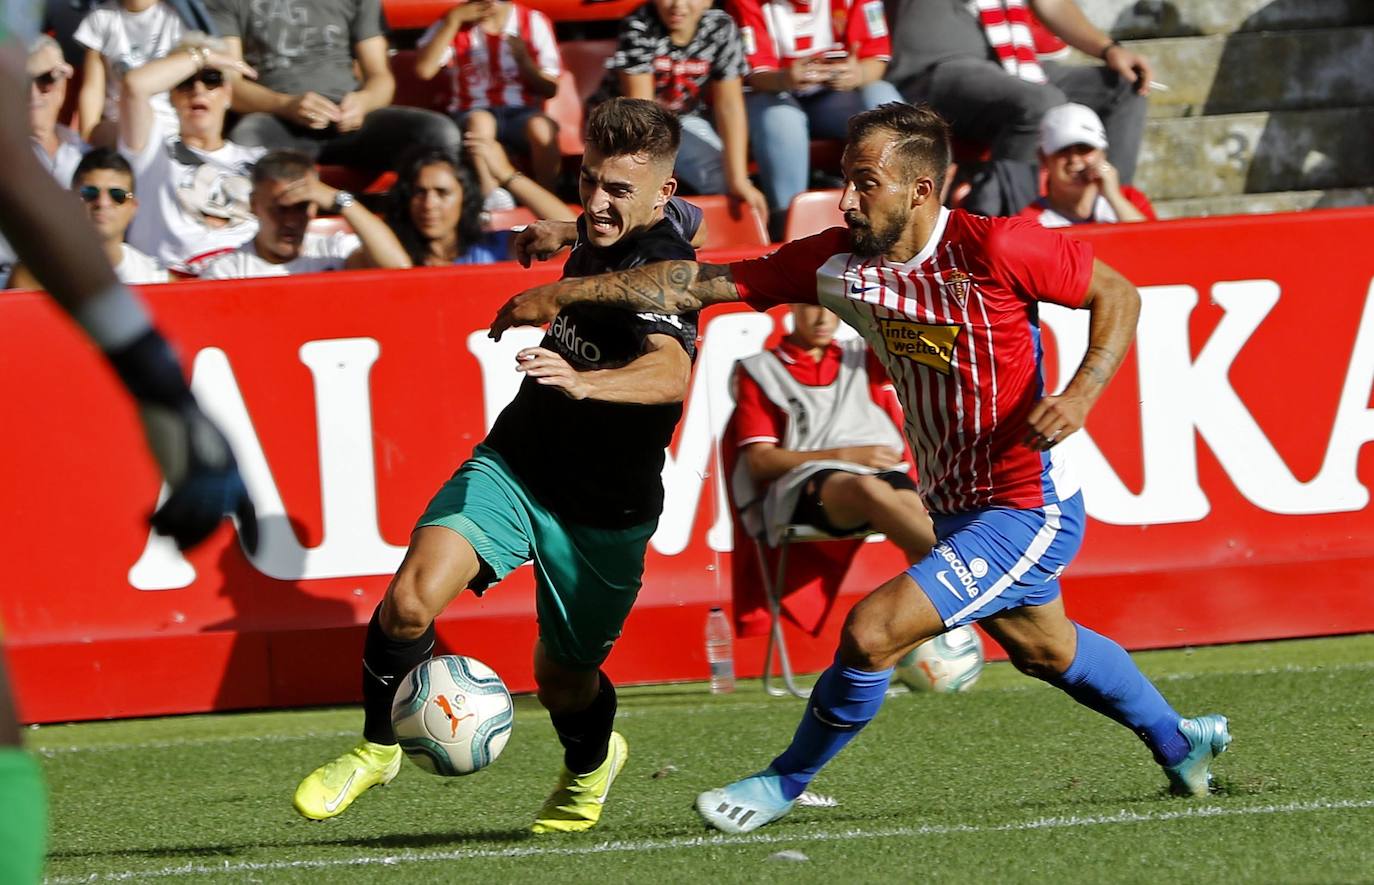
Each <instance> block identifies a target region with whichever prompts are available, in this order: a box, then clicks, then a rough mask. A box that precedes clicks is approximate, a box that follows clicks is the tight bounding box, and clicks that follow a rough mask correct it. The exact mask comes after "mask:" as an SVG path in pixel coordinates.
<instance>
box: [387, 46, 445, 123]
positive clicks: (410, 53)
mask: <svg viewBox="0 0 1374 885" xmlns="http://www.w3.org/2000/svg"><path fill="white" fill-rule="evenodd" d="M418 55H419V52H418V51H417V50H414V49H398V50H396V51H394V52H393V53H392V54H391V76H392V77H393V78H395V80H396V95H395V96H394V97H393V98H392V99H391V103H392V104H394V105H402V106H404V107H408V108H423V109H425V110H427V111H438V112H439V113H441V114H447V113H448V109H449V105H450V104H451V103H452V100H453V77H452V76H451V72H450V71H449V70H448V69H446V68H445V69H441V70H440V71H439V73H437V74H435V75H434V78H433V79H431V80H421V79H420V78H419V77H417V76H416V75H415V58H416V56H418Z"/></svg>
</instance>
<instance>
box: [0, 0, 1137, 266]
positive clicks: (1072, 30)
mask: <svg viewBox="0 0 1374 885" xmlns="http://www.w3.org/2000/svg"><path fill="white" fill-rule="evenodd" d="M541 5H543V6H544V7H545V8H546V9H547V10H549V11H548V12H544V11H540V10H538V9H534V8H530V7H527V6H524V5H521V4H518V3H513V2H510V0H467V2H462V3H458V4H456V5H454V6H453V7H452V8H451V9H449V10H448V11H447V12H445V13H444V14H443V15H442V16H440V17H439V18H438V19H437V20H436V21H433V22H432V23H431V24H430V25H429V27H428V28H427V29H426V30H424V31H423V33H422V34H421V35H420V36H419V37H418V39H416V33H418V29H416V30H414V31H406V30H403V29H394V30H392V31H391V32H390V33H392V34H394V35H395V36H397V37H398V39H400V40H401V41H402V42H405V43H407V44H410V43H412V42H413V45H414V46H415V48H413V49H409V48H407V49H403V50H400V51H396V50H394V49H393V48H392V46H391V43H390V40H389V37H388V33H389V32H388V29H387V26H386V22H387V15H388V13H389V12H394V11H395V9H397V8H399V7H400V6H404V4H403V3H399V2H397V0H385V2H384V0H343V2H337V3H322V2H320V0H291V2H287V3H282V4H269V5H263V4H254V3H252V2H250V0H99V2H98V3H96V4H95V5H93V6H92V8H90V10H89V11H88V12H87V13H86V15H85V17H84V18H83V19H82V20H81V21H80V24H79V26H78V27H77V28H76V31H75V33H74V34H72V35H69V36H70V37H71V38H72V40H73V41H74V42H75V45H77V46H78V47H80V49H81V50H82V51H83V52H84V55H83V56H82V57H80V58H75V59H71V60H68V59H67V58H66V57H64V54H63V51H62V48H61V44H59V42H58V41H57V40H55V39H52V38H51V37H48V36H44V37H40V38H39V39H38V40H37V41H36V42H34V43H33V44H32V45H31V47H30V53H29V58H28V74H29V82H30V104H29V126H30V134H31V136H32V140H33V146H34V150H35V153H36V154H37V155H38V157H39V158H40V160H41V161H42V163H43V165H44V166H45V167H46V168H47V169H48V170H49V172H51V174H52V175H53V176H54V177H55V178H56V179H57V180H58V182H59V184H61V185H63V186H69V187H70V188H71V190H72V191H73V193H74V195H75V196H76V197H77V198H79V199H81V200H83V201H84V204H85V206H86V208H87V211H88V213H89V214H90V215H91V217H92V219H93V220H94V221H95V222H96V224H97V227H98V228H99V229H100V230H101V232H102V236H103V237H105V239H106V240H107V241H108V243H109V244H110V245H108V249H109V250H110V255H111V256H112V258H115V257H118V258H121V259H122V260H120V261H118V263H117V266H118V268H119V273H120V274H121V276H122V277H123V278H124V279H126V280H127V281H129V282H138V283H146V282H150V281H159V280H164V279H170V280H177V279H185V278H194V277H200V276H206V277H214V278H224V277H240V276H256V275H263V274H283V273H308V272H318V271H324V270H333V269H339V268H344V267H350V268H351V267H389V268H396V267H407V266H411V265H416V266H418V265H431V266H433V265H442V264H451V263H456V264H463V263H486V262H493V261H502V260H507V259H509V258H511V257H512V256H511V253H510V245H509V241H510V236H509V230H510V229H511V227H513V226H516V225H518V224H521V223H527V222H529V221H532V220H534V219H537V218H542V219H551V220H558V221H571V220H574V219H575V218H576V217H577V215H578V213H579V211H580V207H579V206H578V205H577V183H576V168H577V165H576V162H575V160H576V156H577V152H579V151H580V147H581V133H580V132H578V131H577V129H578V128H579V127H580V124H581V120H582V119H583V115H584V112H585V111H586V110H588V109H589V108H590V107H592V106H595V104H597V103H599V102H601V101H604V100H605V99H606V98H608V97H610V96H614V95H626V96H631V97H638V98H648V99H654V100H656V101H657V102H658V103H659V104H660V105H662V106H663V107H664V108H665V109H667V110H670V111H672V112H673V113H674V114H676V115H677V116H678V118H679V120H680V121H681V123H682V132H683V135H682V147H681V151H680V155H679V159H678V163H677V167H676V170H675V172H676V178H677V181H678V186H679V192H680V193H682V194H684V195H685V196H686V197H687V198H688V199H689V200H690V199H693V198H695V197H698V196H700V197H709V196H710V195H716V194H723V195H726V198H725V199H726V201H727V202H725V203H723V204H722V207H724V206H728V207H729V211H730V212H731V213H733V215H734V216H735V217H739V215H740V214H741V213H757V215H758V216H759V219H760V221H761V224H759V225H758V226H757V229H758V230H760V231H763V230H766V231H767V232H768V234H769V235H770V236H769V239H772V240H774V241H779V240H781V239H783V233H784V231H788V232H791V233H795V232H796V231H798V230H802V231H804V232H808V233H809V232H814V231H816V230H819V229H823V228H824V227H827V226H830V225H831V224H836V223H840V222H841V220H842V219H841V215H840V213H839V210H838V208H836V207H835V206H833V205H832V206H827V204H825V203H824V202H822V203H821V204H820V205H822V206H826V211H824V212H822V213H820V214H818V215H817V216H816V217H815V218H814V219H813V220H809V221H808V220H806V219H803V220H802V221H801V223H800V225H799V224H798V218H797V217H796V216H797V215H798V214H800V213H801V212H802V210H801V209H800V208H797V207H798V206H799V205H800V203H801V202H803V201H800V200H798V197H799V195H805V192H807V191H808V190H812V189H817V188H819V189H830V188H835V187H837V186H839V185H840V184H841V181H840V179H839V177H838V152H837V148H838V146H839V144H840V141H841V140H842V139H843V137H844V129H845V125H846V122H847V121H848V119H849V117H850V116H852V115H853V114H855V113H858V112H860V111H863V110H866V109H870V108H874V107H877V106H878V105H880V104H883V103H886V102H891V101H908V102H912V103H928V104H929V105H930V106H931V107H933V108H935V109H936V110H937V111H939V113H941V114H942V115H943V116H944V117H945V118H946V119H947V120H948V121H949V122H950V124H951V126H952V128H953V131H954V134H955V136H956V157H955V159H956V161H957V165H956V167H955V169H954V170H952V171H954V172H955V173H956V174H954V175H951V176H950V179H951V187H950V189H949V192H948V193H947V195H946V197H945V202H946V204H947V205H961V206H963V207H964V208H966V209H969V210H970V211H975V212H978V213H980V214H987V215H1015V214H1020V215H1022V216H1024V217H1027V218H1030V219H1033V220H1036V221H1039V222H1040V223H1041V224H1043V225H1045V226H1047V227H1063V226H1069V225H1073V224H1082V223H1091V222H1131V221H1141V220H1147V219H1150V218H1153V217H1154V216H1153V210H1152V209H1151V207H1150V204H1149V201H1148V199H1146V198H1145V196H1144V195H1143V194H1141V193H1140V192H1139V191H1137V190H1134V189H1133V188H1132V187H1131V180H1132V178H1133V176H1134V171H1135V166H1136V158H1137V154H1138V153H1139V149H1140V141H1141V133H1142V131H1143V125H1144V116H1145V105H1146V93H1147V92H1148V90H1149V84H1150V82H1151V77H1152V71H1151V67H1150V63H1149V61H1148V60H1147V59H1145V58H1143V57H1141V56H1140V55H1138V54H1136V53H1135V52H1133V51H1131V50H1130V49H1128V48H1126V47H1123V46H1122V45H1121V44H1120V43H1118V42H1116V41H1115V40H1112V39H1111V38H1110V37H1109V36H1108V35H1106V34H1104V33H1102V32H1101V31H1100V30H1098V29H1097V28H1096V27H1094V26H1093V25H1092V24H1091V23H1089V22H1088V20H1087V19H1086V18H1085V17H1084V16H1083V13H1082V12H1081V11H1080V10H1079V8H1078V7H1077V5H1076V4H1075V3H1074V0H972V2H964V0H888V2H887V3H886V5H884V3H883V2H881V0H831V2H828V3H821V2H808V0H722V3H721V5H720V6H712V5H711V3H710V0H649V2H647V3H645V4H644V5H643V6H642V7H640V8H638V9H636V10H634V11H632V12H631V13H630V14H629V15H627V16H626V17H625V18H623V19H622V20H620V21H619V23H618V27H619V32H618V35H617V37H616V39H615V40H614V42H613V43H612V42H610V41H591V40H580V41H577V43H578V44H579V45H578V46H577V47H576V48H577V53H576V54H577V55H578V57H585V56H588V54H589V53H590V54H591V57H592V58H593V60H594V61H595V60H602V59H604V63H603V64H602V65H601V66H600V67H589V66H587V65H580V66H579V65H573V66H568V65H565V63H564V57H565V55H568V54H569V53H568V52H565V50H570V49H572V48H573V47H572V45H571V41H565V45H564V46H563V47H560V43H559V39H558V37H557V34H558V23H557V19H558V10H557V7H556V5H553V6H550V5H549V4H541ZM570 33H573V32H572V31H570ZM59 36H61V35H59ZM1068 47H1073V48H1075V49H1077V50H1079V51H1080V52H1082V53H1083V54H1085V55H1087V56H1095V57H1097V58H1098V59H1100V60H1101V63H1100V64H1077V65H1075V64H1065V63H1063V62H1062V61H1061V60H1060V59H1061V58H1062V57H1063V55H1064V54H1065V53H1066V52H1067V49H1068ZM579 80H580V82H579ZM584 96H585V98H584ZM83 157H88V158H92V159H91V160H90V162H88V163H84V164H83V162H82V161H83ZM570 159H571V160H573V162H569V160H570ZM263 164H266V166H267V170H266V171H263V170H262V169H260V168H259V167H260V166H262V165H263ZM106 179H108V180H109V182H112V183H109V182H107V183H106V184H104V185H102V184H101V182H105V181H106ZM269 184H270V185H271V188H270V189H274V190H275V191H277V192H278V193H277V195H276V196H274V197H270V198H269V196H268V195H266V194H265V192H264V189H265V188H268V185H269ZM355 190H356V191H358V193H357V194H356V195H355V194H354V193H353V191H355ZM716 200H717V202H718V203H719V202H720V200H719V198H716ZM807 202H808V205H815V204H816V201H814V200H812V201H807ZM831 202H833V203H835V204H837V203H838V195H837V196H836V199H835V200H834V201H831ZM288 203H289V205H288ZM789 212H790V213H791V214H792V215H793V218H792V219H791V220H792V222H793V223H792V224H791V225H789V224H788V221H789ZM287 216H290V217H289V218H287ZM283 219H286V220H285V221H284V220H283ZM710 224H711V216H710V215H709V214H708V216H707V224H706V227H707V229H708V230H709V228H710ZM274 243H275V246H274V245H272V244H274ZM763 244H764V243H762V242H760V245H763ZM116 251H118V254H116ZM0 279H3V280H6V281H7V285H8V287H10V288H15V287H22V286H28V285H32V284H33V279H32V277H31V276H30V275H28V274H26V273H24V272H23V271H22V268H20V269H19V270H18V272H15V268H14V259H13V256H12V255H11V254H9V250H8V248H7V247H6V246H5V244H4V243H3V241H0Z"/></svg>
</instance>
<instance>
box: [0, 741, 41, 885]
mask: <svg viewBox="0 0 1374 885" xmlns="http://www.w3.org/2000/svg"><path fill="white" fill-rule="evenodd" d="M0 809H3V813H0V882H5V883H11V882H13V883H16V885H29V883H38V882H41V881H42V880H43V848H44V842H45V840H46V838H47V832H48V800H47V795H46V794H45V793H44V791H43V774H42V772H41V771H40V770H39V768H38V762H37V761H36V760H35V759H34V758H33V757H32V756H30V755H29V754H28V753H26V752H24V751H23V750H22V749H20V748H19V747H0Z"/></svg>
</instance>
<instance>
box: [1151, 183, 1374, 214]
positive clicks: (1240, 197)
mask: <svg viewBox="0 0 1374 885" xmlns="http://www.w3.org/2000/svg"><path fill="white" fill-rule="evenodd" d="M1153 202H1154V207H1155V213H1156V214H1157V215H1159V217H1160V218H1198V217H1201V216H1204V215H1258V214H1265V213H1271V212H1301V211H1304V210H1307V209H1336V208H1340V207H1345V206H1374V187H1356V188H1334V189H1331V190H1315V191H1279V192H1276V193H1269V194H1232V195H1229V196H1220V197H1189V198H1186V199H1180V200H1157V201H1153Z"/></svg>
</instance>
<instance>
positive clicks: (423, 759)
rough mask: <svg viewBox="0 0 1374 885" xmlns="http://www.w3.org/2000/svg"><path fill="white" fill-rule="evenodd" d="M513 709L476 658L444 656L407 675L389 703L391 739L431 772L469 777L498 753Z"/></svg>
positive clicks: (492, 673)
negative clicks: (394, 736)
mask: <svg viewBox="0 0 1374 885" xmlns="http://www.w3.org/2000/svg"><path fill="white" fill-rule="evenodd" d="M514 718H515V710H514V708H513V707H512V706H511V700H510V692H509V691H507V690H506V684H505V683H504V682H502V681H501V677H500V676H497V675H496V672H495V671H494V670H492V669H491V668H490V667H488V666H487V665H486V664H484V663H482V662H481V661H479V660H477V659H476V658H465V657H463V656H461V655H443V656H441V657H437V658H431V659H430V660H428V661H425V662H424V663H423V664H420V665H419V666H418V667H416V668H415V669H413V670H411V671H410V672H409V673H408V674H406V677H405V679H403V680H401V684H400V686H399V687H398V688H397V689H396V700H394V701H392V703H391V724H392V725H393V726H394V727H395V729H396V740H397V742H398V743H399V744H400V745H401V749H402V750H405V752H406V755H407V756H409V757H410V759H411V761H412V762H414V763H415V764H416V765H418V766H420V767H421V768H423V769H425V770H426V771H428V772H431V773H432V774H442V775H445V776H448V777H452V776H455V775H460V774H472V773H473V772H474V771H477V770H479V769H482V768H485V767H486V766H488V765H490V764H491V763H492V762H495V761H496V757H497V756H499V755H501V750H502V749H504V748H505V746H506V741H508V740H510V729H511V722H512V721H513V720H514Z"/></svg>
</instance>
